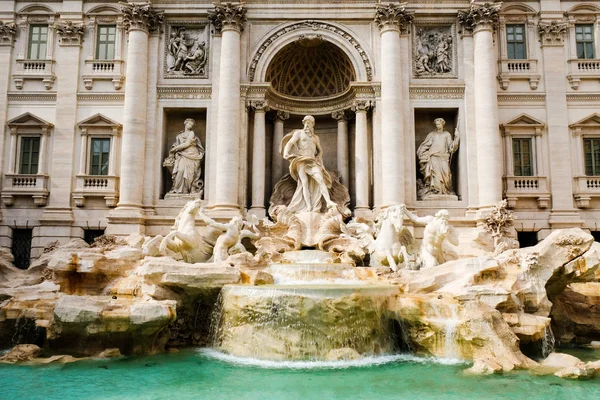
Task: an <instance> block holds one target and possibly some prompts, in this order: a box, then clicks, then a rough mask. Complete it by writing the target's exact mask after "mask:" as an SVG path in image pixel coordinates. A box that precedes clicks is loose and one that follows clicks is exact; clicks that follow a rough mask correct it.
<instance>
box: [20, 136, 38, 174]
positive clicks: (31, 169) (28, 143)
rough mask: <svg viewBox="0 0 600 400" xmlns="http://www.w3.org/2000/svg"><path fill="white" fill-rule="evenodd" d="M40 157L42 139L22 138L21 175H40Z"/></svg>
mask: <svg viewBox="0 0 600 400" xmlns="http://www.w3.org/2000/svg"><path fill="white" fill-rule="evenodd" d="M39 157H40V138H39V137H22V138H21V158H20V159H19V160H20V162H19V173H20V174H28V175H35V174H37V173H38V160H39Z"/></svg>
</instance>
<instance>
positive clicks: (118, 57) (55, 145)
mask: <svg viewBox="0 0 600 400" xmlns="http://www.w3.org/2000/svg"><path fill="white" fill-rule="evenodd" d="M470 3H471V2H470V1H467V0H453V1H451V0H441V1H409V2H408V3H396V2H394V3H379V2H378V1H375V0H363V1H349V0H348V1H335V2H331V3H327V2H322V1H318V0H306V1H293V2H292V1H286V0H279V1H277V0H258V1H257V0H250V1H247V2H245V3H243V5H240V4H237V3H235V4H232V5H228V4H226V3H222V4H220V5H216V6H215V5H214V4H213V3H212V2H210V1H205V2H202V1H194V2H190V1H175V0H153V1H152V4H151V5H145V4H146V3H141V4H139V3H134V4H131V5H130V6H124V5H122V4H119V2H118V1H112V0H111V1H95V0H68V1H67V0H64V1H61V0H52V1H21V0H3V1H1V2H0V126H2V127H3V134H2V135H0V179H1V200H2V201H1V218H2V222H1V224H0V246H6V247H11V246H12V244H13V240H12V236H13V232H14V230H15V229H24V228H26V229H33V232H32V235H33V240H32V252H31V254H32V256H37V255H39V254H40V253H41V252H42V250H43V248H44V246H45V245H47V244H48V243H50V242H53V241H55V240H59V241H61V242H65V241H67V240H68V239H70V238H76V237H83V236H84V231H85V230H90V229H92V230H106V232H107V233H111V234H117V235H127V234H129V233H132V232H140V233H145V234H148V235H155V234H159V233H161V234H165V233H166V232H168V230H169V227H170V226H171V225H172V224H173V220H174V217H175V216H176V215H177V212H178V211H179V209H180V208H181V206H182V205H183V204H184V203H185V200H186V199H184V198H181V199H178V198H171V197H169V198H165V194H166V193H167V192H168V190H169V187H170V186H169V185H170V174H168V173H167V172H166V169H165V168H164V167H163V166H162V162H163V159H164V158H165V157H166V154H167V152H168V149H169V147H168V146H170V145H171V143H172V138H173V137H174V136H173V135H174V134H176V133H177V132H178V131H180V130H181V126H182V122H183V120H184V119H185V118H187V117H190V118H194V119H195V120H196V122H197V124H196V127H197V130H196V135H198V137H199V139H200V141H201V142H202V144H203V146H204V148H205V150H206V155H205V157H204V159H203V160H202V179H203V182H204V190H203V198H202V200H203V201H204V203H205V204H206V207H207V213H208V214H209V215H211V216H212V217H214V218H224V217H229V216H232V215H235V214H239V213H240V212H243V211H245V210H250V211H251V212H252V213H254V214H256V215H258V216H264V215H265V213H266V211H265V210H266V209H268V205H269V197H270V195H271V193H272V189H273V186H274V183H275V182H277V180H278V179H279V178H280V177H281V176H282V175H283V174H285V173H287V161H284V160H282V159H281V158H280V157H281V156H280V155H279V153H278V146H279V141H280V139H281V138H282V137H283V136H284V135H285V134H287V133H289V132H290V131H291V130H292V129H297V128H300V127H301V123H300V121H301V119H302V117H303V116H304V115H307V114H311V115H314V116H315V117H316V119H317V122H316V132H317V133H318V134H319V136H320V137H321V141H322V143H323V147H324V151H325V156H324V160H325V164H326V165H325V166H326V167H327V169H329V170H331V171H333V170H337V171H339V174H340V176H341V179H342V183H343V184H344V185H346V186H347V187H348V188H349V190H350V194H351V198H352V203H351V206H352V211H353V212H354V213H355V214H356V215H358V216H366V217H369V216H372V215H373V212H374V211H377V210H378V209H380V208H381V207H385V206H388V205H392V204H395V203H406V204H407V206H408V207H409V208H410V209H411V210H413V211H414V212H416V213H417V214H419V215H424V214H432V213H433V211H435V210H437V209H440V208H445V209H448V210H449V211H450V215H451V218H452V221H453V224H454V225H455V226H457V227H459V228H467V227H475V226H476V224H477V221H478V220H479V219H480V218H481V216H482V215H483V214H484V212H485V210H487V209H489V207H490V206H491V205H493V204H494V203H496V202H498V201H499V200H501V199H502V198H506V199H507V200H508V204H509V206H510V207H512V208H513V209H514V212H515V217H516V222H515V228H516V229H517V231H533V232H538V239H542V238H543V237H545V236H547V235H548V233H549V232H550V230H551V229H555V228H564V227H574V226H578V227H583V228H586V229H589V230H591V231H600V228H599V225H600V148H599V149H598V150H597V154H596V153H595V151H596V150H595V148H596V147H595V146H600V111H598V110H600V21H599V18H598V17H599V16H600V1H588V2H576V1H559V0H543V1H523V2H517V1H505V2H504V3H502V4H499V3H497V4H495V5H484V4H477V3H476V4H474V5H472V4H470ZM44 27H45V28H44ZM40 32H41V33H40ZM44 32H45V33H44ZM107 32H108V33H107ZM178 32H184V33H183V34H182V37H183V38H184V39H182V40H184V41H186V43H187V44H188V45H189V46H190V48H189V49H188V50H189V53H185V54H188V55H190V56H191V54H192V52H193V49H198V48H199V47H200V44H201V43H202V46H204V47H203V48H204V49H205V55H204V57H205V60H204V61H203V62H200V61H198V62H197V63H196V64H190V65H191V66H192V67H190V68H188V69H185V68H180V67H175V66H174V65H175V63H176V62H177V60H176V59H175V57H177V52H176V51H174V50H173V48H171V47H170V46H171V45H172V44H173V43H175V39H176V38H177V34H178ZM515 32H516V33H517V34H518V35H517V36H519V37H517V38H516V39H515V37H514V34H515ZM40 35H41V36H40ZM106 35H109V36H106ZM186 35H187V36H186ZM509 35H511V38H510V40H509ZM107 43H108V46H110V50H106V47H102V46H106V45H107ZM590 43H591V44H590ZM518 46H522V49H521V50H518V51H520V53H519V54H518V55H517V58H515V54H514V52H515V49H517V48H518ZM523 49H524V50H523ZM581 52H583V56H582V54H580V53H581ZM42 53H43V54H42ZM198 54H201V53H200V52H199V53H198ZM202 54H203V53H202ZM107 55H108V56H107ZM183 62H187V61H183ZM275 80H277V85H276V84H275ZM437 117H443V118H445V119H446V121H447V126H446V130H448V131H449V132H454V130H455V128H457V129H458V132H459V135H460V148H459V150H458V151H457V152H456V153H455V154H454V156H453V157H454V159H451V164H452V176H453V178H452V179H453V182H454V189H455V191H456V195H457V196H456V198H455V199H450V198H448V199H443V198H440V199H437V200H429V199H428V200H418V199H417V186H418V182H417V181H418V179H419V165H418V162H419V160H418V158H417V156H416V150H417V148H418V146H419V144H420V143H421V142H422V141H423V140H424V137H425V135H427V133H428V132H430V131H431V130H432V129H433V125H432V122H433V119H434V118H437ZM32 138H33V139H32ZM93 143H94V144H95V145H98V146H105V147H104V149H105V150H106V151H104V153H102V151H100V153H98V154H100V155H98V157H100V159H102V160H105V159H103V158H102V157H108V161H107V162H106V165H105V167H106V169H105V170H102V172H101V173H98V171H97V170H94V168H96V167H98V165H96V164H94V163H95V162H96V161H94V160H96V159H95V158H94V157H93V156H94V154H96V153H94V150H93V149H92V144H93ZM27 146H30V147H27ZM31 146H34V147H35V146H38V147H35V149H37V150H35V149H34V147H31ZM515 146H517V147H515ZM519 146H525V147H519ZM515 149H517V150H518V151H519V153H518V157H517V155H515V154H514V152H515V151H516V150H515ZM33 153H36V155H35V156H34V155H33ZM586 153H587V154H588V155H587V156H586ZM102 154H104V155H102ZM106 154H108V156H106ZM523 154H525V156H523ZM96 155H97V154H96ZM31 157H37V159H35V160H34V158H31ZM25 158H27V159H28V160H29V161H27V160H26V159H25ZM92 158H94V160H92ZM32 160H34V161H35V163H33V164H35V166H32ZM105 161H106V160H105ZM596 162H598V167H597V169H596V166H595V163H596ZM515 163H517V164H518V165H516V164H515ZM523 163H524V164H523ZM25 164H27V165H25ZM522 164H523V165H522ZM32 168H33V169H32ZM32 171H33V173H32ZM416 234H417V236H419V229H416Z"/></svg>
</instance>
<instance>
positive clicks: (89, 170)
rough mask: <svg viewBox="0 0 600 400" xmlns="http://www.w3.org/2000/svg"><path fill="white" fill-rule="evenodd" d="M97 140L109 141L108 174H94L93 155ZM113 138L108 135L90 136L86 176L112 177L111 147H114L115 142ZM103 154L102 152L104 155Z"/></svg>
mask: <svg viewBox="0 0 600 400" xmlns="http://www.w3.org/2000/svg"><path fill="white" fill-rule="evenodd" d="M96 140H102V141H108V153H107V154H108V158H107V160H106V161H107V163H106V174H94V173H93V172H94V165H93V162H94V158H93V157H94V154H93V147H94V141H96ZM113 140H114V139H113V137H111V136H110V135H106V134H100V135H98V134H96V135H90V138H89V140H88V149H87V167H86V174H87V175H90V176H110V163H111V157H112V156H113V155H112V154H111V147H112V141H113ZM102 153H103V152H101V154H102ZM99 167H100V168H102V165H101V164H100V165H99Z"/></svg>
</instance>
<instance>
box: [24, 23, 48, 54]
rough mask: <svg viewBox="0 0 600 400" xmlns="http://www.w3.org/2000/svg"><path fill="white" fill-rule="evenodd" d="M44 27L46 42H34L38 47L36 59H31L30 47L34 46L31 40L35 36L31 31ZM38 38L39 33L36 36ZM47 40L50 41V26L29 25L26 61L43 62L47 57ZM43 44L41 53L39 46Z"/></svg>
mask: <svg viewBox="0 0 600 400" xmlns="http://www.w3.org/2000/svg"><path fill="white" fill-rule="evenodd" d="M42 27H45V28H46V38H45V39H46V40H45V41H44V42H42V41H41V40H40V41H37V42H35V44H37V45H38V48H37V52H36V53H37V54H36V57H33V55H32V46H33V44H34V42H33V38H34V35H36V34H35V33H34V32H33V31H34V29H35V28H42ZM37 35H39V36H41V32H40V33H39V34H37ZM49 39H50V26H49V25H48V24H30V25H29V35H28V37H27V59H28V60H45V59H46V58H47V57H48V44H49ZM41 43H43V44H44V51H41V49H40V47H41V46H39V44H41Z"/></svg>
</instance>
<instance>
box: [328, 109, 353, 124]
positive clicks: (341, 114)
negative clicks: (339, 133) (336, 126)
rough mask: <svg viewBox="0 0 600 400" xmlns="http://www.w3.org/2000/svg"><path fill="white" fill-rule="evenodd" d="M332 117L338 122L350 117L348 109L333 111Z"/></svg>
mask: <svg viewBox="0 0 600 400" xmlns="http://www.w3.org/2000/svg"><path fill="white" fill-rule="evenodd" d="M331 118H333V119H335V120H336V121H338V122H342V121H346V120H348V119H349V116H348V113H347V112H346V110H339V111H334V112H332V113H331Z"/></svg>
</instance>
